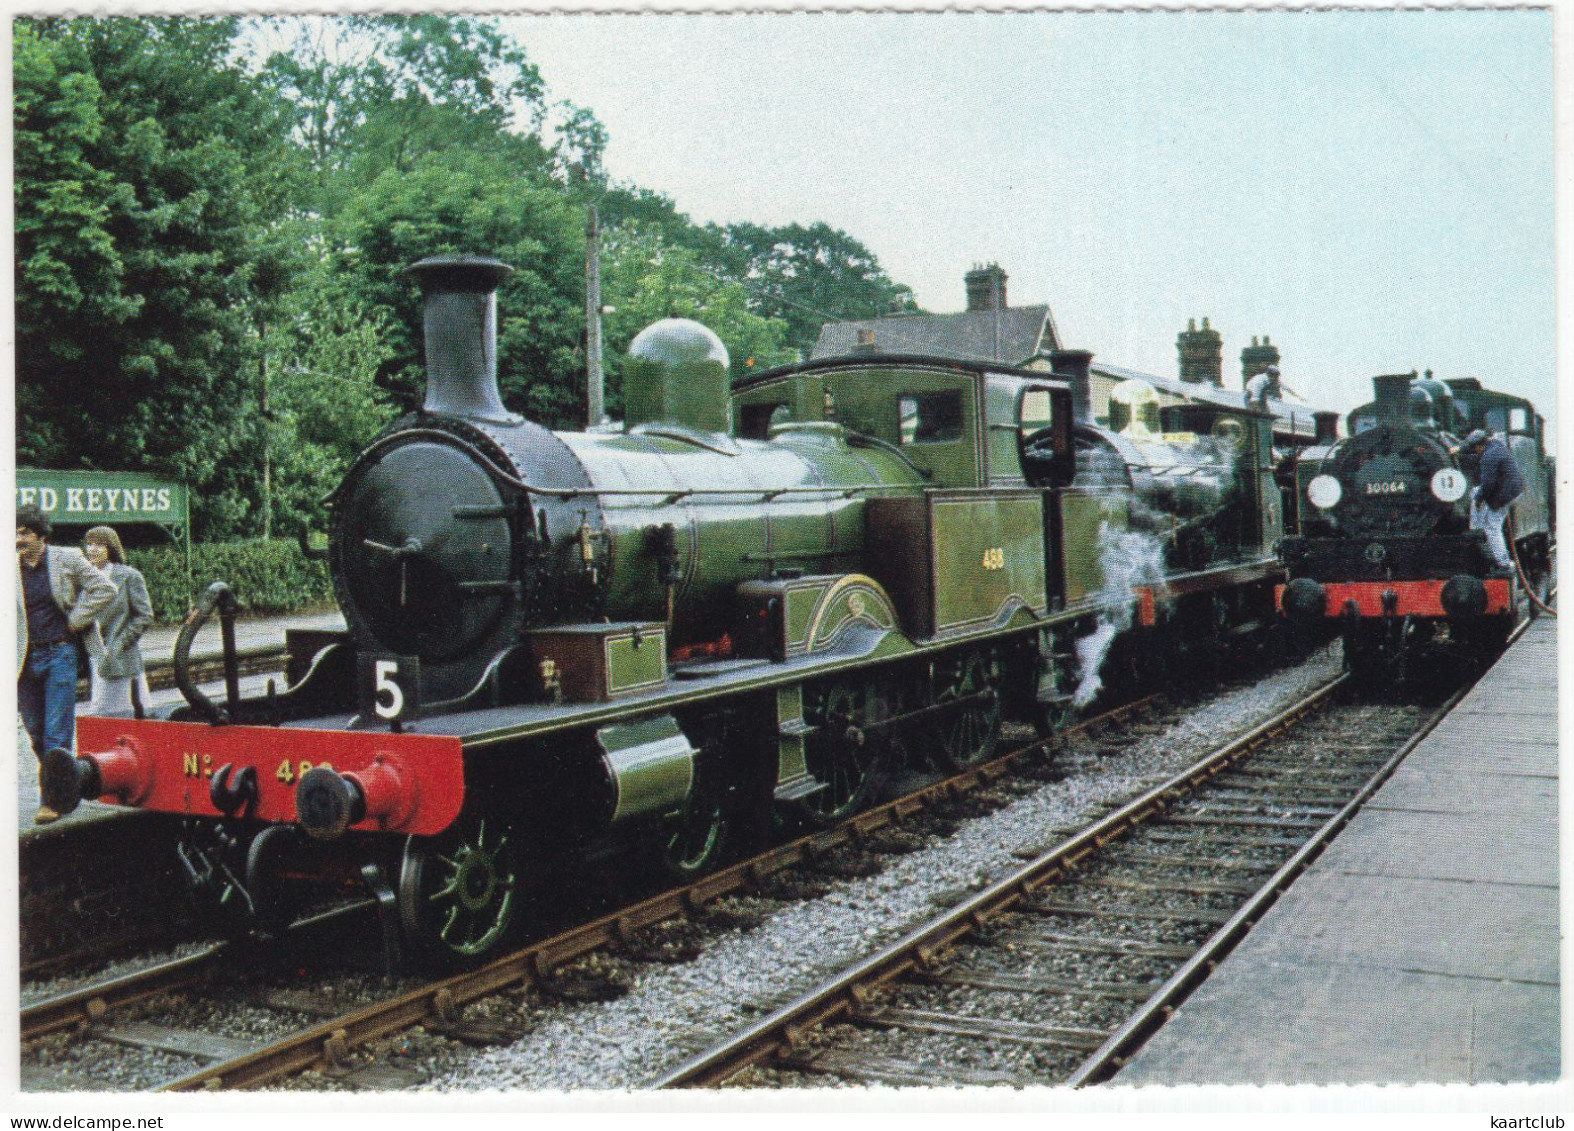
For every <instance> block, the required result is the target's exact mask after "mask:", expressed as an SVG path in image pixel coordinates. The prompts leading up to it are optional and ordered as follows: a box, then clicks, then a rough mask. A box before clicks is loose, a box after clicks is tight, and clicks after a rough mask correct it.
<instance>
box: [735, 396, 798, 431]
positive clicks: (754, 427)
mask: <svg viewBox="0 0 1574 1131" xmlns="http://www.w3.org/2000/svg"><path fill="white" fill-rule="evenodd" d="M791 416H792V410H791V409H789V408H788V407H787V405H786V403H785V402H780V401H778V402H774V403H770V404H746V405H743V406H742V407H741V408H740V410H739V412H738V435H740V436H742V437H743V438H744V439H747V440H764V439H766V438H767V437H768V436H769V435H770V431H771V425H772V424H778V423H780V422H781V421H783V420H787V419H790V418H791Z"/></svg>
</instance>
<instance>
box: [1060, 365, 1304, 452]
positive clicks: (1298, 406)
mask: <svg viewBox="0 0 1574 1131" xmlns="http://www.w3.org/2000/svg"><path fill="white" fill-rule="evenodd" d="M1090 368H1091V369H1092V371H1093V372H1094V373H1102V374H1104V375H1105V376H1108V377H1114V378H1115V379H1117V380H1120V381H1125V380H1137V381H1146V382H1147V383H1148V384H1149V385H1152V386H1153V387H1154V388H1155V389H1160V390H1162V391H1164V392H1166V393H1173V394H1175V395H1176V396H1184V397H1190V398H1191V399H1192V400H1195V401H1210V402H1212V403H1213V404H1217V405H1228V406H1229V407H1231V408H1240V407H1242V406H1243V405H1245V403H1246V394H1245V393H1244V392H1242V391H1241V390H1240V389H1226V388H1223V387H1221V386H1219V385H1213V384H1206V383H1205V384H1193V383H1192V382H1190V381H1182V380H1181V379H1180V378H1179V377H1160V376H1159V375H1158V374H1156V373H1143V372H1142V371H1141V370H1137V369H1126V368H1124V367H1122V366H1119V365H1106V364H1104V363H1103V362H1101V361H1099V360H1097V359H1096V358H1095V359H1094V361H1093V364H1092V366H1091V367H1090ZM1268 411H1269V412H1271V413H1272V414H1273V416H1274V420H1275V431H1278V432H1283V433H1285V434H1287V435H1288V434H1291V433H1292V432H1293V434H1295V435H1297V436H1302V437H1310V436H1312V435H1314V434H1315V433H1316V431H1317V422H1316V421H1314V420H1313V419H1312V413H1314V412H1316V411H1317V409H1316V407H1315V406H1314V405H1309V404H1306V403H1305V402H1304V401H1299V400H1293V401H1292V400H1288V399H1286V398H1282V397H1269V398H1268Z"/></svg>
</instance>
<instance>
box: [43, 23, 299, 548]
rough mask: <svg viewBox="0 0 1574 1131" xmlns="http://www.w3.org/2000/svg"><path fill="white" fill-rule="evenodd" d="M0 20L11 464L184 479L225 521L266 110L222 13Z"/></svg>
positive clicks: (271, 142) (247, 332)
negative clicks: (10, 46)
mask: <svg viewBox="0 0 1574 1131" xmlns="http://www.w3.org/2000/svg"><path fill="white" fill-rule="evenodd" d="M15 27H16V30H17V47H18V51H17V64H18V65H17V69H16V71H15V78H16V102H15V110H14V113H15V118H14V122H15V133H16V179H15V189H14V191H15V197H14V199H15V204H16V213H17V355H16V356H17V410H18V412H17V415H18V420H17V424H18V430H17V431H18V443H17V456H18V459H19V460H21V461H23V462H26V463H33V464H37V465H39V466H44V467H61V468H67V467H90V468H117V469H128V470H149V471H154V472H158V473H162V474H165V475H170V476H174V477H177V478H184V479H187V480H188V481H191V482H193V483H197V484H200V485H203V487H204V489H203V490H201V491H199V492H198V494H197V499H198V504H197V507H196V512H197V513H196V515H195V518H196V521H197V522H198V523H199V524H201V525H203V526H206V527H212V528H219V529H223V528H225V527H234V526H237V525H239V524H240V523H241V522H242V520H243V519H244V517H245V515H246V512H247V509H248V504H247V500H246V495H245V492H243V491H242V490H240V489H239V487H238V485H236V484H234V483H232V482H226V481H227V479H228V477H227V475H226V472H227V471H229V470H232V468H233V464H234V457H235V456H236V455H237V454H238V453H239V452H240V451H242V450H243V449H244V448H245V446H246V443H247V441H248V440H249V439H250V438H251V436H252V435H253V434H254V423H253V422H252V420H251V418H250V414H249V413H248V412H247V411H246V409H245V408H244V407H241V406H244V405H245V404H246V403H247V401H248V396H247V393H248V385H249V381H250V378H251V377H252V375H254V374H255V372H256V369H255V364H254V360H253V359H254V351H253V344H254V343H253V335H252V329H251V312H252V310H253V309H254V308H255V306H256V304H258V303H259V302H263V301H266V300H267V298H268V297H269V296H267V295H266V294H265V293H264V292H263V287H264V285H265V284H271V283H276V282H277V281H278V280H279V278H280V275H281V273H280V272H278V271H271V270H263V269H262V268H261V264H260V259H261V249H260V246H259V243H258V239H257V237H258V235H259V233H260V231H261V229H262V228H263V227H264V226H265V225H266V223H267V222H268V220H269V218H270V217H269V209H270V208H274V207H277V205H278V202H279V201H280V199H281V198H282V193H281V192H279V191H277V187H278V176H277V173H278V171H279V169H281V168H283V167H285V166H287V165H288V162H287V161H284V160H282V156H281V153H282V151H281V146H282V144H283V140H284V138H283V133H282V130H280V129H279V128H278V126H279V122H278V120H277V119H276V118H275V116H274V115H273V113H272V107H271V105H270V104H269V103H268V102H267V101H266V100H265V99H263V98H260V97H259V96H258V94H257V90H256V86H255V84H254V83H253V82H251V81H250V79H249V78H248V77H247V76H245V75H244V74H243V73H242V72H241V71H239V70H238V69H236V68H235V67H234V66H232V65H231V63H230V61H229V43H230V36H231V35H232V33H233V30H234V26H233V23H232V22H231V21H226V20H189V19H167V18H156V19H153V18H149V19H125V18H111V19H96V20H94V19H79V20H18V21H17V22H16V24H15ZM227 465H228V466H227Z"/></svg>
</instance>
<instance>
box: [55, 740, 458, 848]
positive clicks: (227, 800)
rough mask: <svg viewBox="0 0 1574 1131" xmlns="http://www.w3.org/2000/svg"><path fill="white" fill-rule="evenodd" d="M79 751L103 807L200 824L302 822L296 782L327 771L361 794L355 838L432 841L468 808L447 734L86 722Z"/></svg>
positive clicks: (84, 776)
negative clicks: (204, 820)
mask: <svg viewBox="0 0 1574 1131" xmlns="http://www.w3.org/2000/svg"><path fill="white" fill-rule="evenodd" d="M77 748H78V750H80V751H82V753H81V754H80V755H79V756H78V757H77V758H76V759H75V763H76V765H77V766H78V767H80V768H81V769H82V770H83V771H87V772H84V773H81V774H78V775H75V776H76V778H77V780H80V781H81V782H82V783H83V788H84V789H87V790H91V791H95V792H94V796H97V797H98V798H99V800H101V801H105V802H109V803H112V804H113V803H117V802H118V803H120V804H130V805H136V806H138V807H139V808H143V809H156V810H161V811H163V812H166V813H183V814H187V815H190V816H194V817H214V818H223V817H235V816H244V817H255V818H257V819H259V820H262V821H274V822H292V821H296V820H299V819H300V817H301V814H299V813H298V812H297V785H298V783H299V782H300V781H301V779H302V778H303V777H305V776H307V775H308V774H311V773H312V772H313V771H314V770H315V771H318V772H319V774H320V773H321V771H323V770H325V769H326V770H328V771H330V772H332V773H336V774H338V775H339V776H340V777H341V778H342V779H344V781H345V782H346V783H348V785H349V786H350V787H353V789H354V791H355V792H357V793H358V794H359V795H360V798H361V803H360V806H359V809H358V811H357V814H356V816H355V819H354V820H353V821H351V822H350V823H349V824H348V826H347V827H348V828H351V829H357V830H361V831H366V832H399V833H411V834H415V835H421V836H432V835H435V834H437V833H440V832H442V831H443V830H444V829H446V828H447V827H448V826H449V825H450V824H452V823H453V821H454V818H455V817H457V816H458V815H459V810H460V807H461V805H462V804H463V802H464V792H465V790H464V763H463V758H462V755H461V745H460V741H459V739H457V738H454V737H450V736H445V735H424V734H409V733H404V734H392V733H389V732H387V731H328V730H308V729H305V728H295V727H261V726H240V725H236V726H210V725H208V724H206V723H182V722H168V721H163V720H155V719H113V718H100V717H97V716H84V717H81V718H78V719H77ZM84 763H86V764H89V765H84ZM60 776H61V777H63V778H64V779H65V780H71V777H72V775H60ZM59 800H60V801H61V802H62V803H65V802H67V801H68V802H69V803H68V804H67V805H66V807H67V808H68V809H69V808H70V807H72V806H74V805H75V803H76V799H75V798H71V799H65V798H62V799H59ZM221 806H222V807H221Z"/></svg>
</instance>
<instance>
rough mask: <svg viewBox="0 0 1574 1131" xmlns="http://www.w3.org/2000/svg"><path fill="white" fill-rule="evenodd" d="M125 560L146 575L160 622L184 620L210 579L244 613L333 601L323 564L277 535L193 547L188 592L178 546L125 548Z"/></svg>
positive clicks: (318, 605)
mask: <svg viewBox="0 0 1574 1131" xmlns="http://www.w3.org/2000/svg"><path fill="white" fill-rule="evenodd" d="M126 561H127V562H128V563H129V564H131V565H133V566H135V567H136V568H137V569H139V570H141V571H142V576H143V577H145V578H146V579H147V583H148V595H149V596H150V597H151V598H152V600H153V616H154V618H155V619H156V620H157V621H158V622H159V623H161V624H172V623H178V622H179V621H181V620H183V619H185V616H186V613H187V612H188V611H189V610H190V609H191V607H192V606H193V605H194V604H195V603H196V600H197V597H198V596H199V595H200V594H201V592H202V591H203V590H204V589H206V588H207V587H208V585H209V584H210V583H212V582H214V581H224V582H228V583H229V586H230V588H231V589H233V590H235V596H236V597H238V598H239V599H240V606H241V611H242V612H247V613H289V612H296V611H298V610H301V609H310V608H321V607H324V606H329V605H332V603H333V584H332V582H330V581H329V579H328V566H327V563H326V562H321V561H308V560H307V559H306V557H305V556H303V555H302V554H301V548H300V546H299V545H297V544H296V543H294V542H288V541H284V540H282V539H274V540H272V541H267V542H264V541H262V540H260V539H253V540H251V541H246V542H208V543H198V544H197V545H194V546H193V547H192V548H191V582H192V586H193V588H192V589H191V590H190V591H188V590H187V588H186V555H185V553H184V552H183V551H182V550H181V549H180V548H179V547H175V546H157V547H153V548H151V549H140V550H127V551H126Z"/></svg>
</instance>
